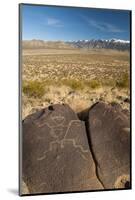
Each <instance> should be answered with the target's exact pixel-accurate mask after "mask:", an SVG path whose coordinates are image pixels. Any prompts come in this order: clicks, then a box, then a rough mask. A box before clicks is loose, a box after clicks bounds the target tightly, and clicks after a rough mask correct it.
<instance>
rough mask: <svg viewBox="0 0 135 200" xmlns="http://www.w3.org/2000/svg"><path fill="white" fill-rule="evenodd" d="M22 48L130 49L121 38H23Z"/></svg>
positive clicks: (128, 42)
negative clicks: (67, 39) (71, 39)
mask: <svg viewBox="0 0 135 200" xmlns="http://www.w3.org/2000/svg"><path fill="white" fill-rule="evenodd" d="M22 47H23V48H24V49H31V48H32V49H33V48H36V49H38V48H40V49H44V48H45V49H46V48H48V49H53V48H55V49H88V50H89V49H114V50H120V51H125V50H128V51H129V50H130V41H128V40H121V39H110V40H102V39H98V40H95V39H91V40H76V41H44V40H35V39H33V40H24V41H23V43H22Z"/></svg>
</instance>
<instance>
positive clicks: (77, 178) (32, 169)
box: [21, 102, 130, 194]
mask: <svg viewBox="0 0 135 200" xmlns="http://www.w3.org/2000/svg"><path fill="white" fill-rule="evenodd" d="M80 115H82V116H79V118H78V116H77V114H76V113H75V112H74V111H73V110H72V109H71V108H70V107H69V106H68V105H66V104H63V105H61V104H55V105H51V106H49V107H48V108H45V109H42V110H40V111H38V112H36V113H34V114H32V115H29V116H28V117H26V118H25V119H24V120H23V122H22V142H23V143H22V149H23V151H22V175H23V177H22V178H23V181H24V184H22V185H25V187H23V186H22V188H21V193H22V194H28V193H30V194H35V193H55V192H56V193H57V192H72V191H90V190H103V189H114V188H130V114H129V112H128V111H126V110H122V108H121V107H120V106H119V105H108V104H105V103H103V102H99V103H96V104H94V105H93V106H92V107H91V108H90V109H88V110H87V111H85V112H84V113H83V114H80Z"/></svg>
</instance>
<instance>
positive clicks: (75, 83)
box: [61, 79, 85, 90]
mask: <svg viewBox="0 0 135 200" xmlns="http://www.w3.org/2000/svg"><path fill="white" fill-rule="evenodd" d="M61 83H62V85H66V86H69V87H70V88H72V89H73V90H82V89H84V87H85V86H84V84H83V82H82V81H80V80H74V79H64V80H62V81H61Z"/></svg>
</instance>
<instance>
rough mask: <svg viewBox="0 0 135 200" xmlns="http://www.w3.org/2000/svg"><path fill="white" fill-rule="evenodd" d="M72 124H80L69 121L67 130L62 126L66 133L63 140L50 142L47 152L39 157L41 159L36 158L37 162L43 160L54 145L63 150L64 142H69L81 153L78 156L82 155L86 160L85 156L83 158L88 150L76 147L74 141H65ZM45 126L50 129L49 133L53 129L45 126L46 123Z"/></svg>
mask: <svg viewBox="0 0 135 200" xmlns="http://www.w3.org/2000/svg"><path fill="white" fill-rule="evenodd" d="M74 122H79V123H80V120H71V121H70V123H69V125H68V128H67V126H62V127H65V128H67V130H66V133H65V135H64V137H63V139H61V140H59V139H58V138H57V139H56V140H55V141H52V142H50V144H49V150H47V151H45V152H44V153H43V154H44V155H43V156H41V157H39V158H37V160H43V159H45V158H46V154H47V153H48V152H50V151H52V150H53V145H54V144H60V148H64V143H65V142H70V143H71V144H72V145H73V146H74V147H75V148H79V150H80V151H81V152H80V154H81V155H82V157H83V158H84V157H85V159H87V158H86V156H85V155H84V154H85V153H88V152H89V151H88V150H85V149H84V148H83V147H82V145H77V144H76V142H75V139H66V138H65V137H66V136H67V135H68V131H69V129H70V127H71V125H72V124H73V123H74ZM44 125H45V124H44ZM46 125H47V126H48V127H49V128H51V131H52V128H54V126H53V127H52V126H50V125H49V124H47V123H46ZM52 133H53V132H52ZM52 133H50V134H51V135H53V134H52ZM82 153H83V154H82Z"/></svg>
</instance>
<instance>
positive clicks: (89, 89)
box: [22, 49, 130, 117]
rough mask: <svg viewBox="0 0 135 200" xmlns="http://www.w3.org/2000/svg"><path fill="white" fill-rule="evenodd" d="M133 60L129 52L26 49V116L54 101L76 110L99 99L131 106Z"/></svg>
mask: <svg viewBox="0 0 135 200" xmlns="http://www.w3.org/2000/svg"><path fill="white" fill-rule="evenodd" d="M129 63H130V62H129V53H128V52H118V51H110V52H109V50H107V51H105V50H102V51H92V50H91V51H85V52H84V51H83V50H82V51H81V50H79V49H78V50H62V49H61V50H60V49H59V50H56V49H49V50H48V49H41V50H40V49H31V50H29V49H27V50H23V73H22V75H23V77H22V78H23V88H22V89H23V116H24V117H25V116H27V115H28V114H30V113H32V112H34V111H35V110H38V109H40V108H42V107H45V106H48V105H50V104H51V103H67V104H69V105H70V106H71V107H72V108H73V109H74V110H75V111H76V112H78V111H79V112H80V111H81V109H85V108H88V107H89V106H91V105H93V103H95V102H97V101H99V100H104V101H105V102H108V103H111V102H116V103H119V104H121V105H122V107H123V108H126V109H129V106H130V105H129V103H125V102H124V101H123V99H124V97H125V98H128V97H129V95H130V91H129V81H130V80H129V69H130V68H129ZM117 96H122V97H123V98H122V99H119V98H117Z"/></svg>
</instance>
